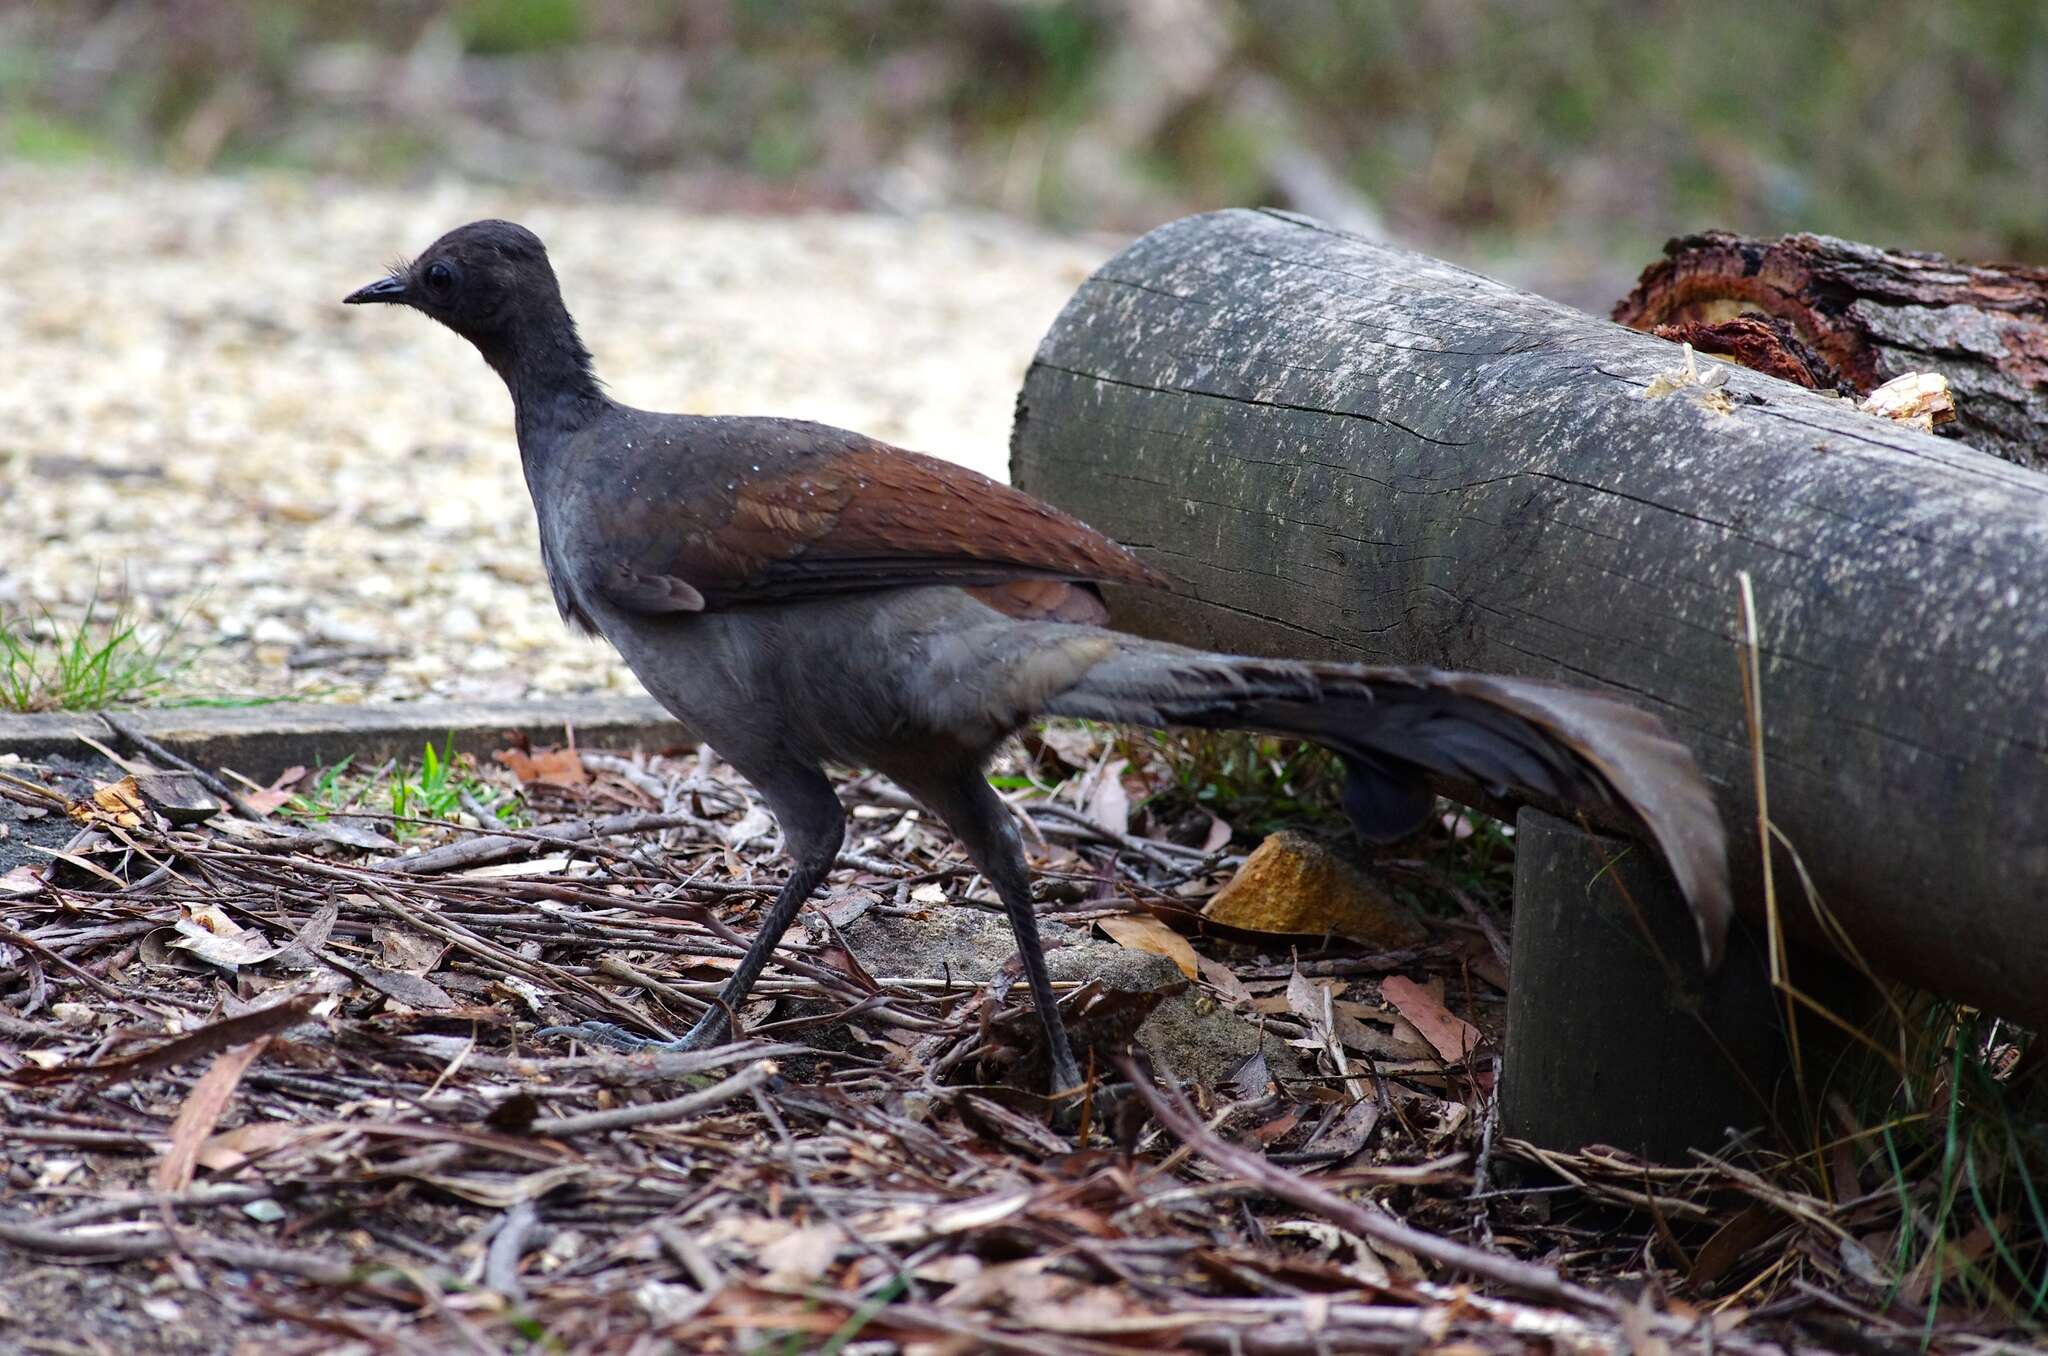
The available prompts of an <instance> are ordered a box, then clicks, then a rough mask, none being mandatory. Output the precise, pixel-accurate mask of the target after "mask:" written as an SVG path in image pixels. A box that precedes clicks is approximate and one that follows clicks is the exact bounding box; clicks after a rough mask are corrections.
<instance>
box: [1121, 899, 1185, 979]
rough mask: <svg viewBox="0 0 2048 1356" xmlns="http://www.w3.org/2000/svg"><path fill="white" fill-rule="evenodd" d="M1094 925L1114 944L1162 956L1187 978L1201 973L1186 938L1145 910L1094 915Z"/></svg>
mask: <svg viewBox="0 0 2048 1356" xmlns="http://www.w3.org/2000/svg"><path fill="white" fill-rule="evenodd" d="M1095 925H1096V926H1097V927H1099V928H1101V929H1102V930H1103V931H1104V932H1106V933H1108V934H1109V936H1110V939H1111V940H1112V941H1114V942H1116V944H1117V945H1119V946H1122V947H1125V948H1127V949H1129V950H1132V951H1143V952H1145V953H1146V954H1148V955H1153V956H1164V957H1166V958H1167V959H1168V960H1170V961H1172V962H1173V963H1174V965H1175V966H1177V967H1179V969H1180V972H1181V973H1182V974H1183V975H1185V976H1187V977H1188V978H1189V979H1199V978H1200V977H1201V961H1200V958H1198V957H1197V956H1196V955H1195V949H1194V948H1193V947H1192V946H1189V945H1188V939H1187V938H1185V937H1183V936H1181V935H1180V934H1179V933H1178V932H1175V931H1174V930H1173V929H1172V928H1170V927H1168V926H1166V924H1164V923H1162V922H1160V921H1159V920H1158V919H1157V918H1154V917H1153V916H1152V915H1151V914H1149V913H1128V914H1118V915H1116V916H1115V917H1112V918H1098V919H1096V920H1095Z"/></svg>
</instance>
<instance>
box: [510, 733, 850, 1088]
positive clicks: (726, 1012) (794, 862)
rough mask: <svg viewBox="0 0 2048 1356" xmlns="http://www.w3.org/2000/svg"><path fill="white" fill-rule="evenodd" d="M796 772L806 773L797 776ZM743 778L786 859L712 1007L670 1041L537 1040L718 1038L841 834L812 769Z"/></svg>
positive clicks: (559, 1029) (700, 1041)
mask: <svg viewBox="0 0 2048 1356" xmlns="http://www.w3.org/2000/svg"><path fill="white" fill-rule="evenodd" d="M799 772H801V773H805V774H808V775H807V776H801V775H799ZM750 780H752V781H753V782H754V783H755V785H757V786H759V787H760V788H761V793H762V796H763V798H764V799H766V800H767V802H768V808H769V809H770V810H772V811H774V812H775V817H776V819H777V821H778V822H780V823H781V825H782V832H783V837H784V840H785V841H786V843H787V844H788V847H789V851H790V856H791V863H790V871H789V878H788V879H787V880H785V881H783V883H782V889H781V891H780V892H778V893H777V894H776V896H775V903H774V904H773V905H771V906H770V907H769V909H768V915H767V917H765V918H763V919H762V920H761V926H760V928H759V930H758V931H756V932H755V934H754V940H753V942H752V943H750V944H749V945H748V947H747V952H746V954H745V955H744V956H741V957H740V964H739V968H738V969H736V970H734V971H733V972H732V978H731V979H728V980H727V981H726V982H725V987H724V988H723V989H721V990H719V993H718V1000H717V1002H716V1003H714V1004H713V1005H712V1006H711V1007H710V1008H709V1009H707V1010H706V1011H705V1013H704V1015H703V1016H702V1017H699V1018H698V1019H697V1024H696V1025H695V1026H693V1027H691V1028H690V1029H689V1030H688V1031H687V1032H685V1033H684V1034H683V1035H682V1036H681V1037H679V1038H677V1039H676V1040H672V1041H658V1040H654V1039H651V1038H650V1037H647V1036H638V1035H635V1034H634V1033H632V1032H630V1031H628V1030H626V1029H625V1028H624V1027H620V1026H615V1025H613V1024H612V1023H610V1022H579V1023H577V1024H576V1025H575V1026H551V1027H545V1028H543V1029H541V1030H540V1031H538V1032H536V1033H535V1034H536V1035H540V1036H573V1037H575V1038H576V1039H578V1040H582V1041H588V1042H590V1043H592V1044H595V1045H604V1046H609V1047H610V1048H612V1049H614V1050H627V1051H631V1050H703V1049H706V1048H708V1047H710V1046H713V1045H716V1044H718V1043H719V1042H720V1041H721V1040H723V1039H724V1038H725V1036H726V1034H727V1032H728V1031H729V1030H730V1028H731V1014H732V1013H734V1012H737V1011H739V1007H740V1004H742V1003H744V1002H746V1001H747V994H748V992H749V991H750V990H752V989H753V987H754V981H755V980H757V979H759V978H760V977H761V971H762V970H764V969H766V968H767V966H768V958H769V957H770V956H772V955H774V954H775V947H776V944H777V943H778V942H780V941H781V940H782V934H783V933H785V932H787V931H789V925H790V924H791V923H793V922H795V921H796V916H797V914H798V912H799V911H801V910H802V909H803V906H804V901H806V900H808V899H809V898H810V897H811V894H812V892H813V891H815V890H816V889H817V888H818V887H819V886H820V885H822V884H824V883H825V877H826V876H828V875H830V874H831V871H832V864H833V862H835V861H837V860H838V858H839V845H840V844H841V843H842V842H843V841H844V840H845V837H846V813H845V811H844V810H842V809H841V808H840V805H839V798H838V797H837V796H835V795H833V794H832V784H831V783H830V782H828V781H827V780H826V779H825V774H824V773H822V772H819V771H818V770H817V769H815V768H804V769H800V770H797V771H791V772H786V773H784V774H782V775H781V776H778V777H755V778H751V779H750Z"/></svg>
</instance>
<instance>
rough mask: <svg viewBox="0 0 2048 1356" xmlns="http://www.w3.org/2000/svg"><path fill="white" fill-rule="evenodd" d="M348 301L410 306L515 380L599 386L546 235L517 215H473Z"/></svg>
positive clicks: (575, 387)
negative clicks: (474, 218)
mask: <svg viewBox="0 0 2048 1356" xmlns="http://www.w3.org/2000/svg"><path fill="white" fill-rule="evenodd" d="M342 300H343V301H344V302H345V303H347V304H349V305H351V306H359V305H363V304H365V303H367V302H373V301H375V302H389V303H392V304H396V305H400V306H410V307H412V308H413V309H414V310H416V311H421V312H423V313H425V314H427V315H429V316H432V317H433V318H434V319H436V320H438V321H440V322H441V323H442V324H443V325H446V326H447V327H448V328H449V329H451V330H454V331H455V332H456V333H457V334H459V335H461V336H462V337H463V338H465V339H467V340H469V342H471V343H472V344H475V345H476V346H477V349H478V350H479V351H480V352H482V354H483V355H484V358H485V360H486V361H488V362H489V363H490V364H491V366H493V367H495V368H496V369H498V372H499V373H500V374H501V375H503V376H504V377H505V379H506V381H507V382H508V383H509V384H511V385H512V386H513V391H514V397H515V399H516V398H517V397H518V393H519V390H520V386H521V381H520V377H521V376H522V375H523V376H525V377H527V378H538V380H537V381H528V382H527V383H526V384H528V385H534V386H536V387H538V388H545V389H556V388H560V389H568V390H571V391H572V392H582V391H586V390H594V389H595V385H596V379H595V378H594V377H592V376H591V374H590V354H589V352H588V351H587V350H586V349H584V347H583V344H582V342H581V340H579V339H578V338H577V335H576V326H575V322H573V321H572V320H571V319H570V318H569V312H568V310H567V309H566V308H565V307H564V306H563V305H562V289H561V286H560V284H558V283H557V282H556V281H555V270H554V269H553V268H552V267H551V266H550V265H549V264H548V251H547V247H546V246H545V245H543V244H541V242H540V237H539V236H537V235H535V234H534V233H533V232H532V231H529V230H527V229H526V228H525V227H524V226H521V225H518V224H517V223H515V222H510V221H472V222H470V223H469V224H468V225H467V226H458V227H456V228H455V229H454V230H452V231H450V232H448V234H446V235H444V236H442V237H441V238H440V239H439V240H436V241H435V242H434V243H433V244H431V245H429V246H428V247H427V249H426V251H425V252H424V253H422V254H421V255H420V256H419V257H418V258H417V259H414V260H413V261H412V262H411V263H400V264H398V265H397V266H395V267H393V269H392V270H391V272H390V274H389V276H387V277H383V278H379V279H378V280H377V281H376V282H373V283H371V284H370V285H369V286H367V287H359V288H357V289H356V290H355V291H353V292H351V293H349V294H348V295H347V296H346V297H343V298H342Z"/></svg>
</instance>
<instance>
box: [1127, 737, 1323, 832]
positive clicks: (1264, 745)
mask: <svg viewBox="0 0 2048 1356" xmlns="http://www.w3.org/2000/svg"><path fill="white" fill-rule="evenodd" d="M1131 738H1133V739H1135V740H1145V739H1147V738H1148V736H1145V735H1138V736H1132V737H1131ZM1149 741H1150V747H1149V748H1148V749H1143V750H1129V751H1127V756H1130V757H1132V759H1133V761H1134V762H1135V761H1137V759H1138V758H1139V757H1140V756H1143V755H1145V754H1149V755H1150V756H1151V757H1153V758H1155V759H1157V760H1158V761H1159V762H1160V763H1161V764H1163V766H1164V767H1165V769H1166V771H1167V772H1168V773H1169V774H1170V776H1171V779H1172V780H1171V784H1170V785H1169V786H1168V787H1167V788H1165V789H1164V790H1162V791H1161V792H1159V793H1158V794H1157V795H1155V796H1154V797H1153V798H1152V801H1151V802H1148V804H1150V805H1152V807H1153V808H1154V809H1156V810H1158V811H1160V812H1162V813H1163V814H1165V815H1167V816H1171V815H1172V814H1174V813H1175V812H1177V811H1181V810H1185V809H1187V808H1189V807H1199V808H1201V809H1204V810H1208V811H1209V812H1210V813H1212V814H1214V815H1216V816H1217V817H1218V818H1220V819H1224V820H1227V821H1229V823H1230V826H1231V827H1232V828H1233V829H1234V830H1236V832H1237V833H1238V834H1239V835H1241V836H1243V837H1245V838H1247V839H1249V840H1251V841H1257V840H1258V839H1260V838H1263V837H1265V836H1266V835H1267V834H1269V833H1271V832H1273V831H1274V830H1275V829H1281V828H1286V827H1289V826H1291V825H1300V824H1304V823H1309V824H1334V825H1341V824H1343V823H1344V812H1343V810H1342V809H1341V808H1339V805H1338V801H1337V796H1338V793H1339V792H1340V791H1342V790H1343V787H1344V765H1343V764H1342V763H1341V762H1340V761H1339V760H1338V758H1337V756H1336V755H1335V754H1333V753H1331V752H1330V751H1329V750H1327V749H1324V748H1320V747H1318V746H1317V745H1314V744H1308V743H1304V742H1302V741H1301V740H1298V739H1279V738H1275V737H1274V736H1271V735H1256V734H1247V733H1244V732H1243V731H1239V730H1176V731H1172V732H1170V733H1154V734H1151V735H1150V736H1149Z"/></svg>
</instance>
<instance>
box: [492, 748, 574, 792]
mask: <svg viewBox="0 0 2048 1356" xmlns="http://www.w3.org/2000/svg"><path fill="white" fill-rule="evenodd" d="M491 757H492V758H494V759H496V760H497V761H498V762H499V763H502V764H503V765H504V766H506V767H508V768H510V769H512V775H513V776H515V777H517V778H518V779H519V780H520V782H521V784H524V783H527V782H539V783H540V784H541V785H543V786H586V785H588V784H589V782H590V772H589V770H588V769H586V768H585V767H584V766H583V757H582V755H581V754H579V753H577V752H576V750H574V749H540V750H537V751H535V752H533V753H526V752H524V751H522V750H520V749H500V750H498V752H496V753H494V754H492V755H491Z"/></svg>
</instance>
